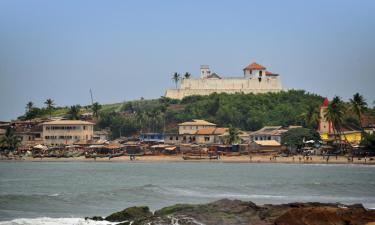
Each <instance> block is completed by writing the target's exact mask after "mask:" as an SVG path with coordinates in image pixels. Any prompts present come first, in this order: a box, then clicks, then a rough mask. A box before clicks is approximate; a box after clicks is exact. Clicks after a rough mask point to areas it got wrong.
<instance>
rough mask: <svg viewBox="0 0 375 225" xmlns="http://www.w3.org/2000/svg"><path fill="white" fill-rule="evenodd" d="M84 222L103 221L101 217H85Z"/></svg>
mask: <svg viewBox="0 0 375 225" xmlns="http://www.w3.org/2000/svg"><path fill="white" fill-rule="evenodd" d="M85 220H95V221H103V220H104V218H103V217H101V216H93V217H85Z"/></svg>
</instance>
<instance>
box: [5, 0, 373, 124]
mask: <svg viewBox="0 0 375 225" xmlns="http://www.w3.org/2000/svg"><path fill="white" fill-rule="evenodd" d="M251 62H258V63H260V64H262V65H264V66H266V67H267V69H268V70H270V71H272V72H275V73H279V74H280V76H281V80H282V84H283V87H284V88H288V89H304V90H306V91H308V92H312V93H316V94H319V95H322V96H327V97H329V98H332V97H333V96H335V95H338V96H341V97H342V98H343V99H344V100H348V99H349V98H351V96H352V95H353V94H354V93H356V92H359V93H360V94H362V95H364V97H365V99H366V100H367V102H368V103H369V105H370V106H372V102H373V101H374V100H375V1H372V0H368V1H365V0H351V1H349V0H314V1H299V0H284V1H278V0H274V1H271V0H264V1H250V0H244V1H240V0H239V1H236V0H233V1H230V0H228V1H219V0H217V1H208V0H206V1H204V0H201V1H199V0H196V1H194V0H190V1H188V0H180V1H173V0H164V1H156V0H154V1H145V0H134V1H131V0H129V1H120V0H109V1H101V0H90V1H89V0H86V1H84V0H64V1H48V0H23V1H21V0H0V120H10V119H14V118H16V117H17V116H20V115H22V114H23V113H24V112H25V105H26V103H27V102H29V101H32V102H34V103H35V105H36V106H38V107H42V106H43V102H44V101H45V100H46V99H47V98H52V99H53V100H54V101H55V103H56V104H57V105H59V106H68V105H73V104H81V105H88V104H90V102H91V100H90V92H89V90H90V89H92V92H93V98H94V101H98V102H99V103H101V104H106V103H115V102H122V101H126V100H134V99H140V98H141V97H143V98H145V99H152V98H158V97H160V96H163V95H164V94H165V90H166V89H167V88H172V87H174V83H173V82H172V79H171V76H172V74H173V73H174V72H179V73H181V74H183V73H185V72H190V73H192V75H193V76H195V77H197V76H198V75H199V66H200V65H202V64H208V65H210V68H211V70H212V71H214V72H216V73H218V74H220V75H223V76H226V75H227V76H241V75H242V73H243V72H242V68H244V67H245V66H246V65H248V64H249V63H251Z"/></svg>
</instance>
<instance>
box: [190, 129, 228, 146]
mask: <svg viewBox="0 0 375 225" xmlns="http://www.w3.org/2000/svg"><path fill="white" fill-rule="evenodd" d="M227 132H228V128H222V127H206V128H201V129H199V130H197V132H196V133H195V140H196V143H198V144H220V143H222V142H223V135H224V134H226V133H227Z"/></svg>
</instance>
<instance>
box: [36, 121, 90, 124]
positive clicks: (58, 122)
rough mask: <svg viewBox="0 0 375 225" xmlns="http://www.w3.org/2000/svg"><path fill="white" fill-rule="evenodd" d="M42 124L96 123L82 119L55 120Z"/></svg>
mask: <svg viewBox="0 0 375 225" xmlns="http://www.w3.org/2000/svg"><path fill="white" fill-rule="evenodd" d="M42 125H94V123H91V122H87V121H82V120H55V121H50V122H45V123H42Z"/></svg>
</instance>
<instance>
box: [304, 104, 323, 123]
mask: <svg viewBox="0 0 375 225" xmlns="http://www.w3.org/2000/svg"><path fill="white" fill-rule="evenodd" d="M302 118H303V120H304V124H305V127H307V128H316V127H317V124H318V121H319V110H318V107H317V106H316V105H311V104H310V105H309V106H308V108H307V111H306V112H304V113H302Z"/></svg>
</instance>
